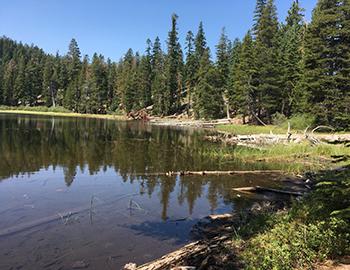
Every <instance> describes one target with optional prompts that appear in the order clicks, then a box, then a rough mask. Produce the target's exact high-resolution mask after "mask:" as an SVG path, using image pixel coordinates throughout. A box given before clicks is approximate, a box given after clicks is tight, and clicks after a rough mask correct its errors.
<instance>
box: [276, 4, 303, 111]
mask: <svg viewBox="0 0 350 270" xmlns="http://www.w3.org/2000/svg"><path fill="white" fill-rule="evenodd" d="M303 18H304V17H303V10H302V8H301V7H300V5H299V3H298V1H294V2H293V4H292V7H291V8H290V10H289V11H288V16H287V18H286V24H285V25H284V26H283V27H282V28H281V29H280V34H279V36H280V40H279V42H280V44H279V52H280V55H279V57H278V58H279V61H280V71H281V72H282V79H281V90H282V92H281V98H282V108H281V113H282V114H284V115H286V116H288V117H289V116H291V114H292V112H297V111H298V110H300V109H298V107H300V103H301V102H303V94H302V93H300V91H298V84H299V81H300V78H301V74H302V57H303V41H304V31H305V25H304V23H303ZM293 107H294V108H293Z"/></svg>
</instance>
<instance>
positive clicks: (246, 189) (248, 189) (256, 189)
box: [233, 186, 303, 196]
mask: <svg viewBox="0 0 350 270" xmlns="http://www.w3.org/2000/svg"><path fill="white" fill-rule="evenodd" d="M233 190H234V191H238V192H273V193H278V194H284V195H292V196H303V193H302V192H298V191H288V190H281V189H274V188H266V187H260V186H256V187H243V188H234V189H233Z"/></svg>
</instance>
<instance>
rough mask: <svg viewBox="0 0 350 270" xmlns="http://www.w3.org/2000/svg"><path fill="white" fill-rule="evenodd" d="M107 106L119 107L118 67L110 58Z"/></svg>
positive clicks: (114, 108) (108, 60)
mask: <svg viewBox="0 0 350 270" xmlns="http://www.w3.org/2000/svg"><path fill="white" fill-rule="evenodd" d="M107 82H108V86H107V89H108V90H107V106H108V108H109V110H111V111H115V110H116V109H117V108H118V104H119V100H118V94H117V67H116V64H115V63H113V62H112V61H111V60H110V59H109V58H108V59H107Z"/></svg>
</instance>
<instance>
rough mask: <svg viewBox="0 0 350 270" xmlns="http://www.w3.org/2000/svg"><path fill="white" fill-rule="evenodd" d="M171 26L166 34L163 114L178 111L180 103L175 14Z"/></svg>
mask: <svg viewBox="0 0 350 270" xmlns="http://www.w3.org/2000/svg"><path fill="white" fill-rule="evenodd" d="M171 19H172V27H171V31H170V32H169V36H168V54H167V62H166V63H167V67H166V70H167V76H166V77H167V93H166V96H167V104H166V108H165V112H164V113H165V114H167V115H169V114H173V113H175V112H177V111H178V109H179V108H180V105H181V95H182V88H183V85H182V84H183V82H182V68H183V56H182V51H181V46H180V43H179V38H178V32H177V19H178V16H177V15H176V14H173V15H172V18H171Z"/></svg>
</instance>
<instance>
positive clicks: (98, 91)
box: [88, 53, 108, 113]
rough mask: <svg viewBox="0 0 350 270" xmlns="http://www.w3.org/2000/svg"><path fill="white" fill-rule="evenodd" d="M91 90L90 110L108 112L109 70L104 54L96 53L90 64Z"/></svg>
mask: <svg viewBox="0 0 350 270" xmlns="http://www.w3.org/2000/svg"><path fill="white" fill-rule="evenodd" d="M90 83H91V91H90V95H89V102H88V104H89V110H90V112H92V113H106V109H107V104H106V101H107V91H108V84H107V72H106V66H105V63H104V58H103V56H102V55H97V53H95V54H94V55H93V57H92V63H91V66H90Z"/></svg>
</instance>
